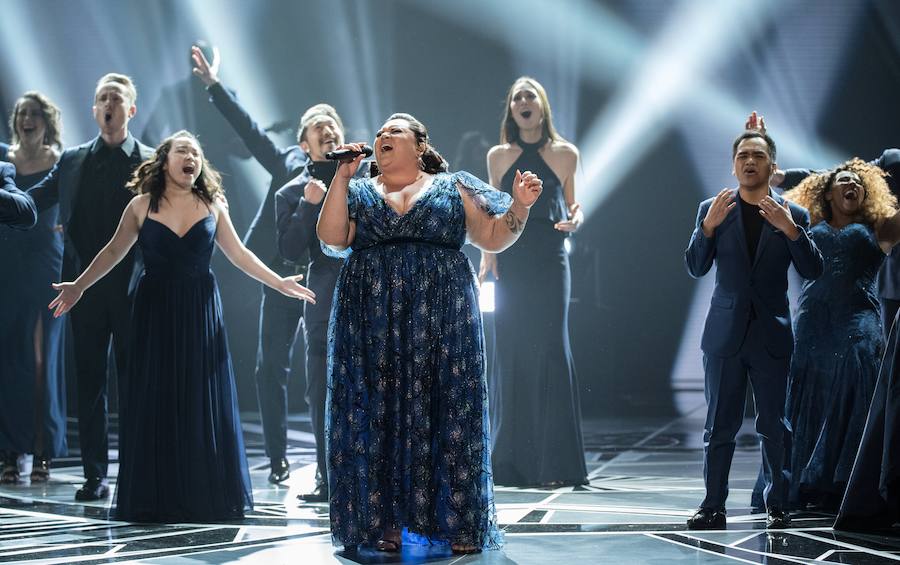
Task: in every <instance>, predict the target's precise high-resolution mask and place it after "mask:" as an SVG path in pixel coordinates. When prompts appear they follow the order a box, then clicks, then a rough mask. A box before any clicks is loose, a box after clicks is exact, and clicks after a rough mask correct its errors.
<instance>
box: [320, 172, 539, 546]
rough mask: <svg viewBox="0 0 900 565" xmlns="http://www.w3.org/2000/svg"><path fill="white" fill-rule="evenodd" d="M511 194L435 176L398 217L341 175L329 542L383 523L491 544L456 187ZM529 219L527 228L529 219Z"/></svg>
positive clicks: (350, 541) (472, 316)
mask: <svg viewBox="0 0 900 565" xmlns="http://www.w3.org/2000/svg"><path fill="white" fill-rule="evenodd" d="M458 187H460V188H461V189H462V190H463V191H464V192H465V193H466V194H467V196H466V198H469V197H472V198H474V199H475V201H476V202H477V203H478V205H479V206H480V209H481V211H482V212H483V213H486V214H489V215H496V214H500V213H503V212H505V211H506V209H507V208H508V207H509V205H510V203H511V201H512V199H511V198H510V196H509V195H507V194H504V193H502V192H499V191H497V190H494V189H493V188H491V187H489V186H487V185H486V184H484V183H482V182H481V181H479V180H478V179H476V178H475V177H473V176H471V175H469V174H468V173H454V174H447V173H442V174H438V175H436V176H435V177H434V181H433V184H432V185H431V186H430V187H429V188H427V189H426V190H425V192H424V193H423V194H421V195H420V197H419V199H418V200H417V201H416V202H415V204H414V205H413V207H412V208H411V209H410V210H409V211H408V212H407V213H406V214H403V215H399V214H397V212H396V211H395V210H394V209H393V208H391V207H390V205H388V203H387V202H386V201H385V200H384V199H383V198H382V196H381V195H380V194H379V193H378V192H376V189H375V187H374V185H373V183H372V181H371V180H369V179H361V180H354V181H351V183H350V188H349V193H348V206H349V214H350V217H351V218H353V219H355V221H356V236H355V239H354V241H353V244H352V246H351V250H350V251H351V252H350V254H349V257H347V259H346V262H345V263H344V266H343V268H342V270H341V274H340V277H339V278H338V282H337V287H336V290H335V295H334V303H333V308H332V314H331V323H330V329H329V334H330V335H329V356H328V359H329V367H328V406H327V418H326V421H327V427H328V428H327V431H326V436H327V438H328V463H329V475H328V476H329V486H330V491H331V500H330V502H331V529H332V535H333V538H334V541H335V543H337V544H340V545H343V546H345V547H348V546H351V547H352V546H356V545H360V544H372V543H375V542H376V541H377V540H379V539H380V538H381V537H382V535H383V533H384V530H385V529H388V528H408V530H409V531H410V532H414V533H416V534H419V535H422V536H425V537H427V538H428V539H430V540H432V541H446V542H452V543H464V544H473V545H475V546H477V547H485V548H487V547H496V546H497V545H499V543H500V537H499V533H498V530H497V526H496V517H495V511H494V502H493V481H492V478H491V466H490V425H489V420H488V414H487V408H488V407H487V393H486V384H485V383H486V380H485V374H484V345H483V344H484V338H483V332H482V322H481V313H480V311H479V307H478V289H477V285H476V280H475V273H474V271H473V269H472V266H471V264H470V263H469V261H468V259H467V258H466V257H465V255H464V254H463V253H462V252H461V251H460V249H461V247H462V245H463V243H464V242H465V236H466V233H465V225H466V221H465V214H464V210H463V201H462V198H463V196H462V195H461V194H460V189H459V188H458ZM526 229H527V228H526Z"/></svg>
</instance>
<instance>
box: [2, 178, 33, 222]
mask: <svg viewBox="0 0 900 565" xmlns="http://www.w3.org/2000/svg"><path fill="white" fill-rule="evenodd" d="M15 180H16V167H15V165H13V164H12V163H0V224H5V225H8V226H13V227H16V228H30V227H31V226H33V225H34V222H35V221H36V220H37V210H36V209H35V207H34V200H32V199H31V198H30V197H29V196H28V195H27V194H25V193H24V192H22V191H21V190H19V189H18V188H17V187H16V184H15Z"/></svg>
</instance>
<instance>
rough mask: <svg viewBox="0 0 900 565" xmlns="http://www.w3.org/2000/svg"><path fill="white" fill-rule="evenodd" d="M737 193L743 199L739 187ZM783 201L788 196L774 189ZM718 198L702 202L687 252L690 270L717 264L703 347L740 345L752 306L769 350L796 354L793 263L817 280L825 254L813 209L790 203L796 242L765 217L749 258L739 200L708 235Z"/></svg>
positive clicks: (719, 352) (717, 351) (719, 349)
mask: <svg viewBox="0 0 900 565" xmlns="http://www.w3.org/2000/svg"><path fill="white" fill-rule="evenodd" d="M734 194H735V198H740V195H738V194H737V190H736V189H735V190H734ZM772 198H774V199H775V200H776V201H777V202H778V203H779V204H782V203H783V202H784V200H783V199H782V198H781V197H780V196H778V195H777V194H772ZM712 201H713V199H712V198H710V199H708V200H704V201H703V202H701V203H700V208H699V210H698V211H697V221H696V224H695V227H694V233H693V234H692V235H691V241H690V243H689V244H688V247H687V249H686V250H685V252H684V260H685V263H686V264H687V269H688V272H689V273H690V275H691V276H692V277H694V278H699V277H702V276H703V275H705V274H706V273H707V272H708V271H709V269H710V267H712V265H713V262H715V264H716V286H715V290H714V291H713V295H712V299H711V301H710V307H709V314H707V316H706V326H705V327H704V329H703V340H702V342H701V347H702V349H703V352H704V353H706V354H707V355H714V356H716V357H730V356H732V355H735V354H737V353H738V351H739V350H740V347H741V344H742V343H743V340H744V335H745V334H746V332H747V325H748V324H749V323H750V312H751V306H752V309H753V311H754V312H755V313H756V316H757V317H758V318H759V319H760V321H761V322H762V323H763V324H764V325H765V328H766V331H765V340H766V341H765V343H766V349H767V350H768V352H769V353H770V354H771V355H772V356H773V357H778V358H783V357H788V356H790V355H791V352H792V351H793V347H794V336H793V332H792V330H791V312H790V306H789V305H788V296H787V287H788V278H787V272H788V267H790V265H791V263H793V264H794V267H796V269H797V272H798V273H800V276H802V277H804V278H807V279H814V278H816V277H818V276H819V275H820V274H822V269H823V263H822V254H821V253H820V252H819V249H818V248H817V247H816V244H815V243H813V241H812V239H810V237H809V234H808V233H807V231H808V230H809V212H807V211H806V209H804V208H803V207H801V206H798V205H797V204H794V203H793V202H791V203H789V206H790V211H791V216H792V217H793V218H794V223H796V224H797V227H798V228H800V237H799V238H797V240H796V241H791V240H790V239H788V237H787V236H786V235H784V234H783V233H782V232H780V231H779V230H777V229H775V228H774V227H773V226H772V225H771V224H769V223H768V222H763V227H762V233H761V234H760V237H759V244H758V246H757V250H756V257H750V253H749V251H748V250H747V238H746V236H745V234H744V221H743V219H742V217H741V211H740V208H739V206H740V204H738V206H735V207H734V208H733V209H732V210H731V212H730V213H729V214H728V216H726V218H725V221H723V222H722V224H721V225H720V226H719V227H717V228H716V230H715V233H714V234H713V236H712V237H710V238H707V237H706V236H705V235H704V234H703V229H702V228H701V227H700V223H701V222H702V221H703V219H704V218H705V217H706V212H707V210H709V207H710V205H711V204H712Z"/></svg>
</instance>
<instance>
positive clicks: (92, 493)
mask: <svg viewBox="0 0 900 565" xmlns="http://www.w3.org/2000/svg"><path fill="white" fill-rule="evenodd" d="M108 497H109V483H107V482H106V479H104V478H101V477H94V478H91V479H88V480H86V481H84V484H83V485H82V486H81V488H80V489H78V490H76V491H75V500H79V501H82V502H85V501H90V500H100V499H102V498H108Z"/></svg>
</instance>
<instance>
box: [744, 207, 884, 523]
mask: <svg viewBox="0 0 900 565" xmlns="http://www.w3.org/2000/svg"><path fill="white" fill-rule="evenodd" d="M811 235H812V239H813V241H815V243H816V245H817V246H818V247H819V249H820V250H821V251H822V256H823V257H824V259H825V271H824V272H823V274H822V276H820V277H819V278H817V279H815V280H807V281H804V283H803V288H802V290H801V293H800V300H799V308H798V313H797V317H796V323H795V328H794V354H793V357H792V359H791V371H790V378H789V383H788V393H787V400H786V403H785V404H786V405H785V416H786V418H787V419H788V422H789V424H790V429H791V431H792V433H791V436H790V438H788V439H789V440H790V441H786V442H785V449H786V451H787V452H786V457H785V466H786V474H787V477H788V503H789V505H790V506H792V507H794V508H804V507H806V506H807V505H813V506H815V507H816V508H819V509H822V510H829V511H836V510H837V507H838V505H839V504H840V500H841V497H842V496H843V494H844V489H845V488H846V486H847V481H848V480H849V477H850V470H851V468H852V467H853V461H854V459H855V457H856V452H857V449H858V448H859V444H860V440H861V438H862V433H863V427H864V425H865V421H866V414H867V413H868V411H869V403H870V402H871V400H872V395H873V394H874V392H875V383H876V380H877V377H878V366H879V361H880V360H881V355H882V351H883V349H884V338H883V333H882V325H881V310H880V302H879V300H878V288H877V283H876V279H877V275H878V269H879V268H880V267H881V264H882V263H883V262H884V259H885V254H884V252H883V251H882V250H881V248H880V247H879V245H878V241H877V239H876V237H875V233H874V232H873V231H872V229H871V228H870V227H869V226H866V225H863V224H850V225H848V226H845V227H844V228H842V229H835V228H833V227H831V226H830V225H829V224H828V223H827V222H820V223H818V224H816V225H815V226H813V228H812V229H811ZM760 486H761V485H760V483H759V482H757V488H756V489H755V491H754V494H753V502H754V506H758V505H760V504H761V502H762V500H761V496H760V495H761V488H760ZM758 507H761V506H758Z"/></svg>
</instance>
